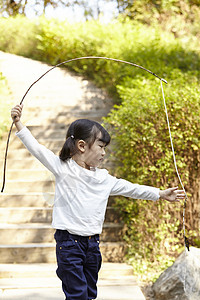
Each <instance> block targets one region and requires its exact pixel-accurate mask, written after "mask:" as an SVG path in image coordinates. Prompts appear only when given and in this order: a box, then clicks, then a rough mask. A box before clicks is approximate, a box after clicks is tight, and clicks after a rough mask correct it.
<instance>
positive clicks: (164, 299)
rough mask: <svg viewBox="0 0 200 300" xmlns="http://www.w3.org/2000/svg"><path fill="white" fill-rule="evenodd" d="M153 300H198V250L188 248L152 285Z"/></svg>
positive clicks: (199, 261) (199, 279) (199, 275)
mask: <svg viewBox="0 0 200 300" xmlns="http://www.w3.org/2000/svg"><path fill="white" fill-rule="evenodd" d="M153 292H154V298H155V300H200V248H194V247H190V251H188V250H185V251H183V253H182V254H181V255H180V256H179V257H178V258H177V260H176V261H175V262H174V264H173V265H172V266H171V267H169V268H168V269H167V270H165V271H164V272H163V273H162V274H161V275H160V277H159V278H158V279H157V281H156V282H155V283H154V285H153Z"/></svg>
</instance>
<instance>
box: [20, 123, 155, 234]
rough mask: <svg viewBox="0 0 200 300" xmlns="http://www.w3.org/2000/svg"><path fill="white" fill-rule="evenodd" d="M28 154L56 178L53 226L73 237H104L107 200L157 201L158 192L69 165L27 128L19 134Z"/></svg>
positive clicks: (101, 172)
mask: <svg viewBox="0 0 200 300" xmlns="http://www.w3.org/2000/svg"><path fill="white" fill-rule="evenodd" d="M16 135H17V136H18V137H19V138H20V139H21V141H22V142H23V144H24V145H25V147H26V148H27V149H28V151H29V152H30V153H31V154H32V155H34V156H35V157H36V158H37V159H38V160H39V161H40V162H41V163H42V164H43V165H44V166H45V167H46V168H47V169H48V170H49V171H51V172H52V173H53V174H54V176H55V197H54V206H53V220H52V226H53V228H55V229H62V230H68V231H69V232H70V233H71V234H78V235H81V236H90V235H94V234H101V232H102V227H103V222H104V217H105V212H106V206H107V202H108V197H109V196H110V195H122V196H125V197H131V198H133V199H145V200H154V201H156V200H158V199H159V189H157V188H154V187H149V186H145V185H139V184H133V183H131V182H129V181H127V180H124V179H117V178H116V177H114V176H111V175H110V174H109V173H108V171H107V170H105V169H99V168H95V169H94V170H87V169H85V168H83V167H81V166H79V165H78V164H77V163H76V162H75V161H74V160H73V159H69V160H67V161H66V162H63V161H62V160H60V158H59V156H57V155H55V154H54V153H53V152H52V151H50V150H48V149H47V148H46V147H44V146H43V145H41V144H39V143H38V142H37V140H36V139H35V138H34V137H33V136H32V134H31V132H30V131H29V130H28V128H27V127H23V128H22V130H20V131H19V132H17V133H16Z"/></svg>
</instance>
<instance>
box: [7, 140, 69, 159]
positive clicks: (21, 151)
mask: <svg viewBox="0 0 200 300" xmlns="http://www.w3.org/2000/svg"><path fill="white" fill-rule="evenodd" d="M49 144H52V145H53V144H55V145H56V144H57V142H54V141H49ZM63 144H64V141H62V142H60V147H59V145H58V144H57V145H58V147H57V148H54V147H53V146H48V145H44V146H46V147H47V148H48V149H49V150H51V151H52V152H53V153H54V154H56V155H59V152H60V150H61V148H62V145H63ZM17 145H19V148H15V149H11V148H10V150H9V152H8V156H7V157H8V160H9V159H13V160H14V159H15V158H16V157H17V159H21V160H22V159H23V160H26V159H27V158H29V157H32V158H33V159H36V158H34V157H33V156H32V154H31V153H30V152H29V151H28V150H27V149H26V148H25V147H24V146H23V144H20V143H19V144H18V143H16V145H15V147H17Z"/></svg>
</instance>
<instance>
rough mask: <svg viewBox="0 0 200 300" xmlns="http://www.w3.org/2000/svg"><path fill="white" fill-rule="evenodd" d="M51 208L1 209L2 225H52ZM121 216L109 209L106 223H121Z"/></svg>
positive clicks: (0, 218)
mask: <svg viewBox="0 0 200 300" xmlns="http://www.w3.org/2000/svg"><path fill="white" fill-rule="evenodd" d="M52 210H53V208H51V207H5V208H2V207H0V220H1V223H7V224H12V223H14V224H24V223H51V221H52ZM120 221H121V219H120V215H119V213H118V211H117V209H115V208H114V207H109V206H108V207H107V209H106V215H105V222H109V223H119V222H120Z"/></svg>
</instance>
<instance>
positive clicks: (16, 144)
mask: <svg viewBox="0 0 200 300" xmlns="http://www.w3.org/2000/svg"><path fill="white" fill-rule="evenodd" d="M28 127H29V129H30V130H31V132H32V133H33V135H34V136H35V137H36V138H37V140H38V141H39V142H40V143H41V144H43V145H45V146H46V147H48V148H49V149H51V150H52V151H53V152H54V153H57V154H58V152H59V149H60V148H61V146H62V143H63V141H64V138H65V133H66V125H65V124H59V123H58V124H53V125H49V126H33V125H32V126H28ZM3 145H5V143H2V145H1V147H0V149H1V154H2V153H3ZM0 163H1V165H3V155H1V161H0ZM53 191H54V180H53V175H52V174H51V173H50V172H49V171H48V170H46V169H45V168H44V167H43V166H42V164H41V163H40V162H38V161H37V160H36V159H35V158H34V157H32V156H31V155H30V154H29V152H28V151H27V150H26V149H25V147H24V146H23V144H22V143H21V141H20V140H19V139H18V138H17V137H15V135H14V133H12V135H11V143H10V151H9V154H8V160H7V174H6V186H5V191H4V193H2V194H1V195H0V240H1V245H0V286H1V284H2V285H3V286H4V284H3V282H4V281H5V277H6V278H13V277H14V278H15V279H16V278H18V280H19V278H20V277H21V278H24V277H29V276H31V277H33V278H34V277H37V276H38V273H39V274H40V277H46V276H48V277H52V276H53V277H55V270H56V264H55V263H56V256H55V241H54V232H55V230H54V229H53V228H52V227H51V218H52V204H53ZM112 205H113V199H112V198H110V199H109V204H108V207H107V211H106V218H105V223H104V227H103V232H102V234H101V244H100V246H101V251H102V256H103V262H104V264H105V263H111V262H112V263H113V262H114V263H122V262H123V259H124V251H125V246H124V243H123V241H122V236H123V230H124V229H123V224H121V219H120V216H119V214H118V212H117V211H116V209H115V208H114V207H113V206H112ZM122 265H123V264H122ZM122 265H121V266H122ZM111 269H112V268H111ZM115 270H116V269H115ZM118 270H120V265H118ZM124 272H125V273H126V272H128V274H129V275H130V273H132V270H131V269H130V268H129V267H128V266H127V270H126V271H124V269H123V272H122V273H123V274H124ZM107 273H108V271H107ZM111 273H112V271H111ZM47 274H48V275H47ZM118 275H119V274H118ZM105 276H107V275H103V272H102V274H101V278H103V277H105Z"/></svg>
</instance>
